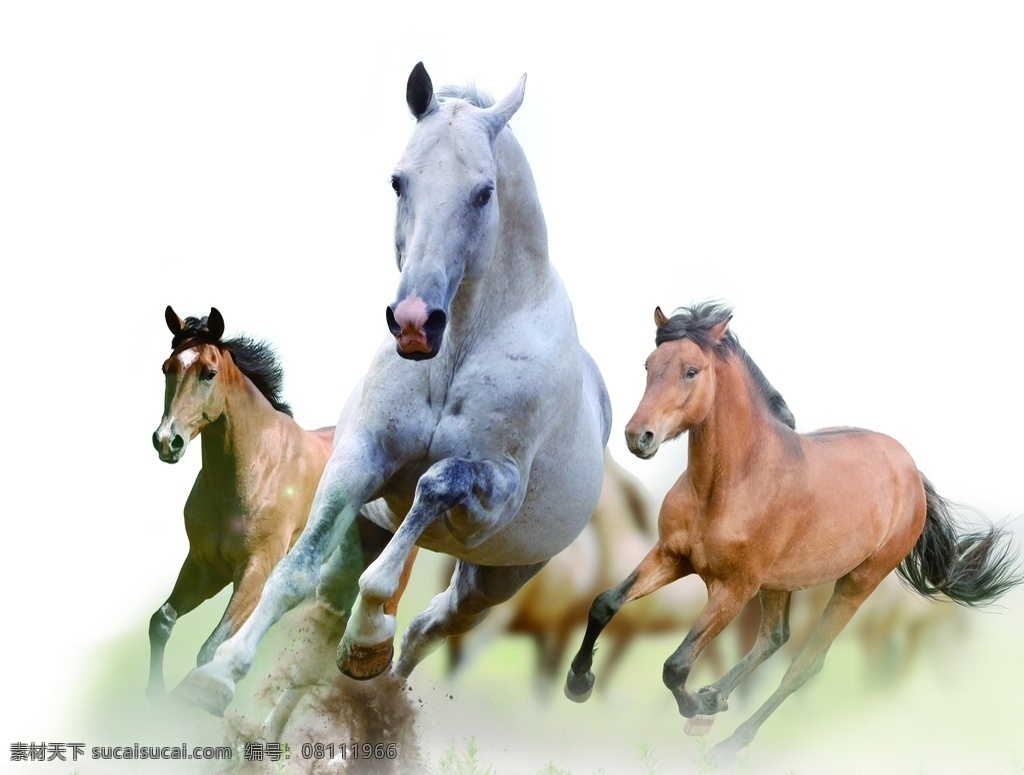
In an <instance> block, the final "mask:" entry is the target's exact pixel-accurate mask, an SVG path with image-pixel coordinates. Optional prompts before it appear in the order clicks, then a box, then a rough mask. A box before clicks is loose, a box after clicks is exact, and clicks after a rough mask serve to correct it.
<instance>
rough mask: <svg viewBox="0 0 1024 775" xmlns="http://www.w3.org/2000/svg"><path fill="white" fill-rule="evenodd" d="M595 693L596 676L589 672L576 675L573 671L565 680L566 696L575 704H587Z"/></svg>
mask: <svg viewBox="0 0 1024 775" xmlns="http://www.w3.org/2000/svg"><path fill="white" fill-rule="evenodd" d="M593 691H594V674H593V673H592V672H590V671H589V670H588V671H587V672H586V673H583V674H582V675H576V673H574V672H573V671H572V670H570V671H569V675H568V676H567V677H566V679H565V696H566V697H568V698H569V699H570V700H572V701H573V702H586V701H587V700H589V699H590V695H591V693H593Z"/></svg>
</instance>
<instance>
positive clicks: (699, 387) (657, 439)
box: [626, 307, 731, 459]
mask: <svg viewBox="0 0 1024 775" xmlns="http://www.w3.org/2000/svg"><path fill="white" fill-rule="evenodd" d="M722 318H723V319H722V320H719V321H718V322H716V323H714V324H713V325H711V326H709V327H708V328H707V330H706V331H702V332H701V334H702V335H699V336H694V335H693V334H694V333H696V332H691V333H690V335H686V334H685V333H684V334H683V335H681V336H678V337H676V336H674V335H673V334H672V332H670V331H669V330H668V329H669V324H670V320H669V318H668V317H666V316H665V314H664V313H663V312H662V311H661V307H657V308H656V309H655V310H654V323H655V325H656V326H657V328H658V336H657V338H656V341H658V346H657V347H656V348H655V350H654V352H652V353H651V354H650V356H649V357H648V358H647V362H646V364H645V368H646V369H647V388H646V389H645V390H644V397H643V398H642V399H641V400H640V405H639V406H638V407H637V408H636V412H634V413H633V417H632V418H631V419H630V421H629V422H628V423H627V424H626V444H627V446H628V447H629V450H630V451H631V452H632V453H633V454H634V455H636V456H637V457H641V458H644V459H646V458H650V457H653V456H654V454H655V453H656V452H657V451H658V448H659V447H660V446H661V443H662V442H663V441H666V440H671V439H674V438H676V437H678V436H680V435H681V434H683V433H685V432H686V431H688V430H690V429H691V428H693V427H694V426H696V425H699V424H700V423H701V422H703V421H704V419H705V418H706V417H707V416H708V413H709V412H710V411H711V407H712V404H713V403H714V397H715V370H714V369H713V368H712V359H713V358H714V350H715V348H716V347H718V346H719V345H720V344H721V343H722V342H723V341H724V340H725V337H726V336H727V334H728V328H729V320H730V319H731V315H729V314H728V312H727V311H726V312H725V314H723V315H722ZM673 319H674V318H673Z"/></svg>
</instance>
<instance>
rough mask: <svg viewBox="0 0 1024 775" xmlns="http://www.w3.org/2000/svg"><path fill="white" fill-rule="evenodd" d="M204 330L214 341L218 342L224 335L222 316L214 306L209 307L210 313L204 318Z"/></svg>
mask: <svg viewBox="0 0 1024 775" xmlns="http://www.w3.org/2000/svg"><path fill="white" fill-rule="evenodd" d="M206 330H207V331H209V332H210V337H211V338H212V339H213V341H215V342H219V341H220V338H221V337H222V336H223V335H224V318H223V316H222V315H221V314H220V312H218V311H217V308H216V307H210V314H209V315H208V316H207V318H206Z"/></svg>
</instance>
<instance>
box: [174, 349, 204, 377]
mask: <svg viewBox="0 0 1024 775" xmlns="http://www.w3.org/2000/svg"><path fill="white" fill-rule="evenodd" d="M197 360H199V352H198V351H197V350H196V348H195V347H192V348H190V349H188V350H185V351H184V352H181V353H179V354H178V363H180V364H181V370H182V371H186V370H187V369H188V367H189V366H191V365H192V364H193V363H195V362H196V361H197Z"/></svg>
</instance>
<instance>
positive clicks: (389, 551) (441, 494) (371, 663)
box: [338, 458, 520, 680]
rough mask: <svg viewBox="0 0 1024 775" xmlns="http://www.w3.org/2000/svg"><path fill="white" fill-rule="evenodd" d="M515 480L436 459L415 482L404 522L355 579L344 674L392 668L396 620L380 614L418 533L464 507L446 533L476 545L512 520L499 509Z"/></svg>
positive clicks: (493, 469)
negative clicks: (458, 521)
mask: <svg viewBox="0 0 1024 775" xmlns="http://www.w3.org/2000/svg"><path fill="white" fill-rule="evenodd" d="M519 481H520V480H519V470H518V469H517V468H516V467H515V466H514V465H512V463H510V462H496V461H477V460H462V459H458V458H448V459H446V460H441V461H439V462H437V463H435V464H434V465H432V466H431V467H430V468H429V469H428V470H427V471H426V473H424V474H423V476H421V477H420V480H419V482H418V483H417V484H416V496H415V498H414V499H413V504H412V508H411V509H409V513H408V515H407V516H406V517H405V520H404V521H403V522H402V524H401V526H400V527H399V528H398V531H397V532H396V533H395V536H394V538H392V539H391V541H390V542H389V543H388V545H387V547H386V548H385V549H384V551H383V552H381V555H380V557H378V558H377V559H376V560H375V561H374V562H373V563H372V564H371V565H370V567H368V568H367V569H366V571H365V572H364V573H363V575H362V576H360V578H359V596H358V597H357V598H356V602H355V605H354V606H353V607H352V615H351V617H350V618H349V623H348V628H347V629H346V630H345V637H344V638H343V639H342V641H341V645H340V646H339V647H338V667H339V668H340V669H341V671H342V672H343V673H344V674H345V675H347V676H349V677H350V678H356V679H360V680H364V679H367V678H373V677H374V676H377V675H380V674H381V673H382V672H384V670H386V669H387V667H388V665H390V664H391V659H392V656H393V655H394V639H395V626H396V625H395V617H393V616H389V615H387V614H385V613H384V603H385V601H387V600H388V599H389V598H390V597H391V596H392V595H394V594H395V592H396V591H397V590H398V585H399V579H400V577H401V573H402V568H403V567H404V566H405V561H406V559H407V558H408V557H409V553H410V552H411V551H412V548H413V547H414V546H415V545H416V541H417V539H418V538H419V537H420V535H421V534H422V533H423V531H424V530H426V529H427V527H428V526H429V525H430V524H431V523H433V522H434V521H435V520H436V519H437V518H438V517H440V516H442V515H444V514H446V513H447V512H448V511H450V510H451V509H453V508H455V507H456V506H463V507H465V510H466V513H467V515H468V518H467V520H466V524H459V525H452V524H450V523H449V528H450V529H451V531H452V534H453V535H455V537H456V538H458V539H459V540H460V541H463V542H465V543H467V545H470V546H473V545H476V544H478V543H480V541H482V540H484V539H485V538H486V537H487V536H489V535H492V534H493V533H494V531H496V530H497V529H499V528H500V527H501V526H503V525H504V524H506V523H507V521H508V519H510V518H511V517H512V516H514V513H512V514H507V513H506V511H508V510H507V509H505V508H504V507H505V506H506V505H507V504H508V503H509V501H510V500H511V499H512V497H513V496H514V495H515V494H516V492H517V491H518V490H519Z"/></svg>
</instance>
